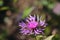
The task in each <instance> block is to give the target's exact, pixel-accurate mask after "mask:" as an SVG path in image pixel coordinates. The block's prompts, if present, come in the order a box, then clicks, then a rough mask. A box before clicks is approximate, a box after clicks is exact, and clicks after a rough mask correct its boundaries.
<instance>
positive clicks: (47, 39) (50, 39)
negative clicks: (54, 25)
mask: <svg viewBox="0 0 60 40" xmlns="http://www.w3.org/2000/svg"><path fill="white" fill-rule="evenodd" d="M54 36H55V35H51V36H48V37H47V38H46V39H44V40H52V38H53V37H54Z"/></svg>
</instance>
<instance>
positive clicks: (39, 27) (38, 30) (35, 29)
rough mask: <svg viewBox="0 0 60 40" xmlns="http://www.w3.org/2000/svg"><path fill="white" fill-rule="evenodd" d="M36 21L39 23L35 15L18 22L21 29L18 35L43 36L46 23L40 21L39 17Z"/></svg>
mask: <svg viewBox="0 0 60 40" xmlns="http://www.w3.org/2000/svg"><path fill="white" fill-rule="evenodd" d="M38 19H39V21H37V16H35V15H34V16H31V15H29V17H27V18H26V19H25V21H21V22H19V26H20V27H21V29H20V33H21V34H23V35H37V34H43V31H44V28H45V26H46V22H45V20H43V21H42V20H40V17H39V18H38Z"/></svg>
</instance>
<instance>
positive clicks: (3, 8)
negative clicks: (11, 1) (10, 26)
mask: <svg viewBox="0 0 60 40" xmlns="http://www.w3.org/2000/svg"><path fill="white" fill-rule="evenodd" d="M7 9H9V7H2V8H1V9H0V10H7Z"/></svg>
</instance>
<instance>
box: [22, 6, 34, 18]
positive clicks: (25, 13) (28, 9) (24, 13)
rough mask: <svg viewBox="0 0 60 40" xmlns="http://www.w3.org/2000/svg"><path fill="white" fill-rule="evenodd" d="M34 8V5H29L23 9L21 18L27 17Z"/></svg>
mask: <svg viewBox="0 0 60 40" xmlns="http://www.w3.org/2000/svg"><path fill="white" fill-rule="evenodd" d="M34 8H35V7H30V8H27V9H25V10H24V12H23V15H22V18H25V17H27V16H28V15H29V14H30V13H31V12H32V11H33V10H34Z"/></svg>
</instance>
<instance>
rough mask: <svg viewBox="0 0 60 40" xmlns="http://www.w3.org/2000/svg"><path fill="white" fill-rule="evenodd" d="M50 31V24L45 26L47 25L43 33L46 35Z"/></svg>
mask: <svg viewBox="0 0 60 40" xmlns="http://www.w3.org/2000/svg"><path fill="white" fill-rule="evenodd" d="M50 32H51V27H50V26H47V27H46V28H45V35H46V36H47V35H49V34H50Z"/></svg>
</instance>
